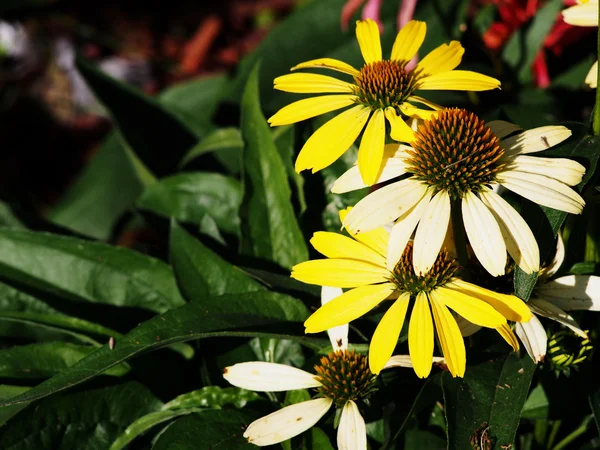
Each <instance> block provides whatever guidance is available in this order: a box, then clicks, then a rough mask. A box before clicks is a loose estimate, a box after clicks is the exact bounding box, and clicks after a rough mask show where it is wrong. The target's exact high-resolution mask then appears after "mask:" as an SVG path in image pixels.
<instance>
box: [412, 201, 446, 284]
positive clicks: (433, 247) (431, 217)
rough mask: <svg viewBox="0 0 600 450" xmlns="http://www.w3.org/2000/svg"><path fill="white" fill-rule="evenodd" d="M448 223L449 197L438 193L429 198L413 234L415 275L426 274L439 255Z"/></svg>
mask: <svg viewBox="0 0 600 450" xmlns="http://www.w3.org/2000/svg"><path fill="white" fill-rule="evenodd" d="M449 223H450V196H449V195H448V192H447V191H440V192H438V193H437V194H436V195H434V196H433V197H432V198H431V201H430V202H429V204H428V205H427V209H426V210H425V211H424V212H423V216H422V218H421V221H420V222H419V225H418V227H417V232H416V233H415V242H414V248H413V267H414V269H415V273H416V274H417V275H421V274H426V273H427V272H429V269H431V268H432V267H433V264H434V263H435V260H436V259H437V257H438V255H439V254H440V250H441V248H442V244H443V243H444V238H445V237H446V232H447V231H448V224H449Z"/></svg>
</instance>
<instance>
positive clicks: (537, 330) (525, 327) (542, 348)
mask: <svg viewBox="0 0 600 450" xmlns="http://www.w3.org/2000/svg"><path fill="white" fill-rule="evenodd" d="M515 331H516V332H517V336H519V339H521V342H522V343H523V345H524V346H525V349H526V350H527V353H529V356H531V359H533V360H534V361H535V362H536V363H539V362H542V361H543V360H544V356H546V347H547V345H548V337H547V336H546V330H544V326H543V325H542V323H541V322H540V320H539V319H538V318H537V317H536V316H533V317H532V318H531V320H530V321H529V322H517V323H515Z"/></svg>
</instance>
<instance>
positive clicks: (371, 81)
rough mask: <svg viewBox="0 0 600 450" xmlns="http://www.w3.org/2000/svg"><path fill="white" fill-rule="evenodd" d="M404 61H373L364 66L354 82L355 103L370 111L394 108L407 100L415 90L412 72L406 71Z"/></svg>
mask: <svg viewBox="0 0 600 450" xmlns="http://www.w3.org/2000/svg"><path fill="white" fill-rule="evenodd" d="M406 64H407V62H406V61H388V60H384V61H375V62H372V63H369V64H365V65H364V66H363V67H362V69H360V71H359V73H358V75H356V77H354V81H355V82H356V90H355V93H356V97H357V100H356V102H357V103H360V104H362V105H364V106H368V107H370V108H372V109H385V108H388V107H392V108H396V107H399V106H400V105H401V104H403V103H404V102H405V101H407V100H408V97H409V96H410V95H411V94H412V92H413V91H414V89H415V84H416V83H415V77H414V73H413V72H409V71H407V70H406Z"/></svg>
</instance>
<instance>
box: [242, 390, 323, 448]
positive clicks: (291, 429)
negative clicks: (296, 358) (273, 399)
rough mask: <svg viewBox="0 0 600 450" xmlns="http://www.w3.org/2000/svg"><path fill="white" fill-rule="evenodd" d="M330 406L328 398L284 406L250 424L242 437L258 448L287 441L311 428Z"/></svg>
mask: <svg viewBox="0 0 600 450" xmlns="http://www.w3.org/2000/svg"><path fill="white" fill-rule="evenodd" d="M332 404H333V401H332V400H331V399H329V398H317V399H314V400H309V401H306V402H301V403H295V404H293V405H290V406H286V407H285V408H283V409H280V410H279V411H275V412H274V413H271V414H269V415H268V416H265V417H262V418H260V419H258V420H255V421H254V422H252V423H251V424H250V426H249V427H248V428H247V429H246V431H245V432H244V437H245V438H246V439H248V442H249V443H251V444H254V445H258V446H259V447H264V446H265V445H272V444H277V443H279V442H283V441H287V440H288V439H291V438H293V437H294V436H298V435H299V434H300V433H303V432H305V431H306V430H308V429H309V428H312V427H313V426H314V425H315V424H316V423H317V422H318V421H319V419H321V417H323V416H324V415H325V413H326V412H327V411H329V408H331V405H332Z"/></svg>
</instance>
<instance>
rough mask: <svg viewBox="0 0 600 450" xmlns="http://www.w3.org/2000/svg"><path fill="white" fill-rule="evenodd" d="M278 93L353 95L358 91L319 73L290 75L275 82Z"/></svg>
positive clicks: (351, 85)
mask: <svg viewBox="0 0 600 450" xmlns="http://www.w3.org/2000/svg"><path fill="white" fill-rule="evenodd" d="M273 87H274V88H275V89H277V90H278V91H283V92H293V93H296V94H324V93H336V92H337V93H341V94H353V93H354V90H355V89H356V88H355V86H354V85H353V84H352V83H348V82H346V81H342V80H338V79H337V78H333V77H330V76H327V75H321V74H318V73H289V74H287V75H282V76H280V77H277V78H275V80H273Z"/></svg>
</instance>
